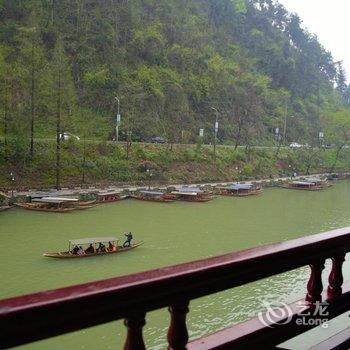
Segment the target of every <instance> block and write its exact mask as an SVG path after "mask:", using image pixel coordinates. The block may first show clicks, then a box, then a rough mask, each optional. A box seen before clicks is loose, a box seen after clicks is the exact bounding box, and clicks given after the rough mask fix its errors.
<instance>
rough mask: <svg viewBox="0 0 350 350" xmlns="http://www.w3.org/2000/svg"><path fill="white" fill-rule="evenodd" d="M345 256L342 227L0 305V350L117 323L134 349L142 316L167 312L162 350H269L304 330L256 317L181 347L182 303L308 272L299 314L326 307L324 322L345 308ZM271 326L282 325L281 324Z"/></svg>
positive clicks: (349, 294)
mask: <svg viewBox="0 0 350 350" xmlns="http://www.w3.org/2000/svg"><path fill="white" fill-rule="evenodd" d="M349 251H350V228H344V229H339V230H334V231H330V232H326V233H321V234H317V235H313V236H308V237H304V238H300V239H295V240H291V241H286V242H282V243H276V244H270V245H267V246H263V247H258V248H254V249H248V250H245V251H240V252H236V253H230V254H226V255H223V256H219V257H214V258H210V259H205V260H200V261H195V262H190V263H186V264H181V265H177V266H171V267H166V268H161V269H157V270H153V271H148V272H143V273H138V274H134V275H129V276H124V277H117V278H112V279H108V280H103V281H98V282H93V283H87V284H82V285H77V286H72V287H68V288H62V289H57V290H52V291H46V292H41V293H36V294H31V295H25V296H21V297H15V298H10V299H4V300H0V347H1V348H8V347H13V346H17V345H21V344H26V343H30V342H34V341H37V340H40V339H45V338H49V337H53V336H57V335H60V334H64V333H68V332H72V331H76V330H80V329H83V328H87V327H91V326H96V325H99V324H103V323H107V322H110V321H113V320H118V319H124V320H125V321H124V323H125V326H126V327H127V338H126V340H125V349H128V350H133V349H135V350H142V349H144V348H145V345H144V341H143V337H142V329H143V326H144V325H145V323H146V313H147V312H149V311H152V310H156V309H160V308H164V307H168V308H169V312H170V326H169V330H168V349H176V350H180V349H186V348H188V349H254V348H261V344H264V348H275V347H276V346H277V345H278V344H280V343H281V342H283V341H285V340H288V339H290V338H291V337H293V336H295V335H297V334H300V333H302V332H304V331H306V330H308V329H309V328H311V326H304V327H301V326H298V325H296V323H295V322H289V323H287V324H285V325H283V326H279V327H271V326H270V325H263V324H262V323H261V322H260V321H259V320H258V319H257V318H256V319H252V320H249V321H247V322H243V323H240V324H238V325H234V326H233V327H231V328H229V329H225V330H222V331H220V332H218V333H215V334H213V335H208V336H207V337H204V338H202V339H199V340H195V341H193V342H191V343H188V332H187V325H186V315H187V313H188V312H189V304H190V301H191V300H193V299H196V298H199V297H203V296H205V295H209V294H212V293H216V292H220V291H223V290H227V289H229V288H234V287H237V286H240V285H243V284H246V283H249V282H253V281H257V280H259V279H262V278H265V277H269V276H272V275H275V274H279V273H282V272H286V271H289V270H292V269H295V268H299V267H302V266H305V265H310V267H311V274H310V280H309V282H308V284H307V286H305V293H306V301H307V303H308V306H306V308H310V310H312V309H313V308H314V304H313V303H314V302H316V301H320V300H327V301H328V302H329V307H328V318H329V319H331V318H334V317H336V316H338V315H340V314H342V313H344V312H346V311H347V310H349V309H350V284H345V285H343V275H342V264H343V261H344V258H345V254H346V253H347V252H349ZM328 258H330V259H332V264H333V265H332V271H331V273H330V276H329V285H328V287H327V289H326V290H325V291H323V289H324V288H323V286H322V280H321V274H322V270H323V268H324V262H325V260H326V259H328ZM286 283H288V281H286ZM290 309H291V310H292V313H293V314H292V317H293V319H295V318H296V317H297V313H298V310H297V304H291V305H290ZM275 322H279V323H284V318H283V317H281V318H280V319H278V320H276V321H275ZM269 326H270V327H269ZM348 341H349V334H348V333H342V334H339V335H337V336H335V337H334V338H332V339H330V340H329V341H328V345H329V344H330V345H329V346H330V347H331V348H332V347H334V348H335V347H336V346H339V348H342V346H343V348H345V347H344V346H346V345H344V344H346V342H348ZM338 343H339V344H338ZM257 344H260V345H257ZM341 344H343V345H341ZM348 347H349V344H348V345H347V347H346V348H348ZM337 348H338V347H337Z"/></svg>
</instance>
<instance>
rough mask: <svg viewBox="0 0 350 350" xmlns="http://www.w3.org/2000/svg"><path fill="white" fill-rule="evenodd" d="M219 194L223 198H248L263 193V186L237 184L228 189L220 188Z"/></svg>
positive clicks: (227, 187)
mask: <svg viewBox="0 0 350 350" xmlns="http://www.w3.org/2000/svg"><path fill="white" fill-rule="evenodd" d="M218 190H219V193H220V195H222V196H233V197H246V196H253V195H258V194H261V193H262V192H263V190H262V188H261V186H257V185H253V184H251V183H247V184H240V183H235V184H231V185H229V186H226V187H218Z"/></svg>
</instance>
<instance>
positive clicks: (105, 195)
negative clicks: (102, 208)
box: [96, 191, 130, 203]
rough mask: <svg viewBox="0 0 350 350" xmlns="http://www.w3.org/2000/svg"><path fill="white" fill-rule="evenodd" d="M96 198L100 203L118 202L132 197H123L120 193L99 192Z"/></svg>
mask: <svg viewBox="0 0 350 350" xmlns="http://www.w3.org/2000/svg"><path fill="white" fill-rule="evenodd" d="M96 196H97V198H98V202H99V203H111V202H118V201H121V200H123V199H127V198H129V197H130V196H128V195H123V194H122V193H121V192H120V191H107V192H98V193H97V194H96Z"/></svg>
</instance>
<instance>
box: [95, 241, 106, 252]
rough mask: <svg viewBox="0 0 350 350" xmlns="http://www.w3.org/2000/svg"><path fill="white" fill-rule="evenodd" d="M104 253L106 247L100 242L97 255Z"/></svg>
mask: <svg viewBox="0 0 350 350" xmlns="http://www.w3.org/2000/svg"><path fill="white" fill-rule="evenodd" d="M105 252H106V246H105V245H104V244H103V243H101V242H100V244H99V246H98V248H97V253H105Z"/></svg>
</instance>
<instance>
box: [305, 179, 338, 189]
mask: <svg viewBox="0 0 350 350" xmlns="http://www.w3.org/2000/svg"><path fill="white" fill-rule="evenodd" d="M306 181H307V182H312V183H313V184H315V186H318V187H321V188H327V187H331V186H332V185H331V184H330V183H329V182H328V181H327V180H324V179H321V178H319V177H309V178H307V179H306Z"/></svg>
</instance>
